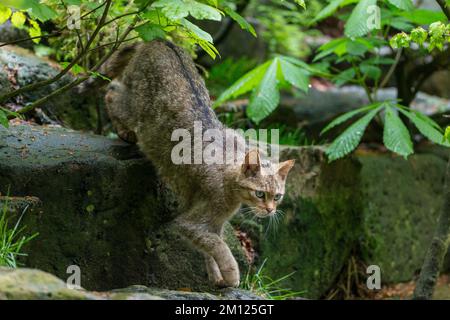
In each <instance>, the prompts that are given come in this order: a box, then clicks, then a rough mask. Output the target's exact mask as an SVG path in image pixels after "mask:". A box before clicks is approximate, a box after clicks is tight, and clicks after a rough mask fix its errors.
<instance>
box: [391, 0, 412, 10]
mask: <svg viewBox="0 0 450 320" xmlns="http://www.w3.org/2000/svg"><path fill="white" fill-rule="evenodd" d="M388 2H389V3H390V4H392V5H394V6H396V7H397V8H399V9H401V10H406V11H410V10H413V9H414V4H413V3H412V1H411V0H388Z"/></svg>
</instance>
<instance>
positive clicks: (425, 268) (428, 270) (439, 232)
mask: <svg viewBox="0 0 450 320" xmlns="http://www.w3.org/2000/svg"><path fill="white" fill-rule="evenodd" d="M449 240H450V158H449V160H448V163H447V170H446V173H445V184H444V205H443V207H442V211H441V214H440V216H439V220H438V225H437V227H436V230H435V232H434V237H433V240H432V242H431V245H430V248H429V249H428V252H427V255H426V257H425V261H424V263H423V265H422V270H421V271H420V276H419V280H418V281H417V284H416V289H415V290H414V296H413V299H416V300H429V299H431V298H432V296H433V291H434V287H435V285H436V280H437V278H438V276H439V272H440V270H441V269H442V265H443V263H444V258H445V255H446V253H447V251H448V245H449Z"/></svg>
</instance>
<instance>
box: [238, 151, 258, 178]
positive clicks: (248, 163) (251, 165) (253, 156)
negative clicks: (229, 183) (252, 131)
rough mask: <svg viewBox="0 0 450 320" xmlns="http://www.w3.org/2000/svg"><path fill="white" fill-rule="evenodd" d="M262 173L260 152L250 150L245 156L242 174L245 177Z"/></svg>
mask: <svg viewBox="0 0 450 320" xmlns="http://www.w3.org/2000/svg"><path fill="white" fill-rule="evenodd" d="M260 171H261V158H260V156H259V151H258V150H256V149H253V150H250V151H249V152H247V154H246V155H245V159H244V163H243V164H242V173H243V174H244V175H245V176H254V175H256V174H258V173H259V172H260Z"/></svg>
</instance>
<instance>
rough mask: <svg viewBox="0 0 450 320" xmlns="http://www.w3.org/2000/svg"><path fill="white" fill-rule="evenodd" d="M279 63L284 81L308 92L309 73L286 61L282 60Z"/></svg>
mask: <svg viewBox="0 0 450 320" xmlns="http://www.w3.org/2000/svg"><path fill="white" fill-rule="evenodd" d="M279 62H280V67H281V71H282V73H283V76H284V80H286V81H287V82H289V83H290V84H291V85H293V86H294V87H296V88H299V89H301V90H303V91H305V92H307V91H308V89H309V72H307V71H305V70H303V69H301V68H299V67H297V66H295V65H293V64H291V63H290V62H288V61H286V60H284V59H280V60H279Z"/></svg>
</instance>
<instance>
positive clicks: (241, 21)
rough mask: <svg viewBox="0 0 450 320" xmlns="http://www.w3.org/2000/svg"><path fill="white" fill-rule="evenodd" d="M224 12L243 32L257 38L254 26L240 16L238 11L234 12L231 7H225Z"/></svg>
mask: <svg viewBox="0 0 450 320" xmlns="http://www.w3.org/2000/svg"><path fill="white" fill-rule="evenodd" d="M224 11H225V13H226V14H227V15H229V16H230V18H231V19H233V20H234V21H236V22H237V23H238V24H239V26H240V27H241V28H242V29H243V30H247V31H248V32H250V33H251V34H252V35H253V36H254V37H256V31H255V28H253V26H252V25H251V24H250V23H248V22H247V20H245V19H244V18H243V17H242V16H241V15H239V14H238V13H237V12H236V11H234V10H232V9H231V8H229V7H225V9H224Z"/></svg>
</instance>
